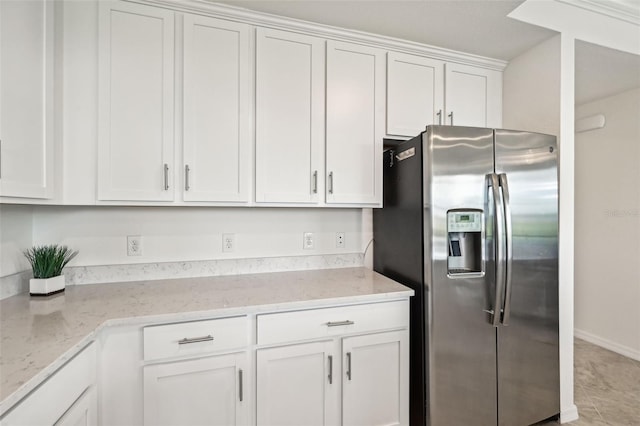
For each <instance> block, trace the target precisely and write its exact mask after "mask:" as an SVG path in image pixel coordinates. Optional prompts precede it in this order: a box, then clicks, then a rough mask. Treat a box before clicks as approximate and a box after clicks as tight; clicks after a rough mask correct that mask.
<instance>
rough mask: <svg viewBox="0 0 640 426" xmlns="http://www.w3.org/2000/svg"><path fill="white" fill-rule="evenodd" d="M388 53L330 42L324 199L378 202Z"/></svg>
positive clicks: (351, 202)
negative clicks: (386, 57)
mask: <svg viewBox="0 0 640 426" xmlns="http://www.w3.org/2000/svg"><path fill="white" fill-rule="evenodd" d="M384 86H385V65H384V52H383V51H382V50H378V49H374V48H370V47H365V46H360V45H356V44H349V43H339V42H333V41H328V42H327V119H326V122H327V123H326V126H327V127H326V133H327V139H326V156H327V159H326V164H327V170H326V176H327V185H326V186H327V188H326V201H327V203H329V204H366V205H374V206H377V205H380V204H381V202H382V137H383V133H384V89H385V87H384Z"/></svg>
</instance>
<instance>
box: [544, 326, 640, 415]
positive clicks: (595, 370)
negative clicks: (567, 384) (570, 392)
mask: <svg viewBox="0 0 640 426" xmlns="http://www.w3.org/2000/svg"><path fill="white" fill-rule="evenodd" d="M574 365H575V371H574V379H575V391H574V400H575V403H576V405H577V406H578V414H579V415H580V418H579V419H578V420H576V421H574V422H571V423H567V424H568V425H570V426H600V425H609V426H640V362H638V361H635V360H633V359H631V358H626V357H624V356H622V355H618V354H617V353H614V352H611V351H608V350H606V349H603V348H601V347H599V346H595V345H592V344H590V343H588V342H585V341H584V340H580V339H575V345H574ZM553 423H555V422H553ZM549 424H551V423H549Z"/></svg>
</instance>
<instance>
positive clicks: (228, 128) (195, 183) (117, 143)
mask: <svg viewBox="0 0 640 426" xmlns="http://www.w3.org/2000/svg"><path fill="white" fill-rule="evenodd" d="M176 17H182V18H183V20H182V26H179V28H182V29H183V32H182V40H183V44H180V43H177V42H176V40H177V39H178V38H176V34H175V30H174V20H175V19H176ZM176 48H178V49H177V50H176ZM174 50H176V51H177V52H178V54H177V55H176V58H179V57H181V58H182V62H178V61H176V60H175V58H174ZM176 64H178V65H182V70H181V72H179V73H177V74H176V75H175V76H174V69H175V67H176ZM100 72H101V74H100V93H99V96H100V103H99V116H100V121H99V126H100V131H99V167H98V168H99V180H98V187H99V191H98V198H99V200H106V201H113V200H122V201H127V200H128V201H174V200H175V199H176V197H177V196H178V195H179V194H182V196H183V199H184V200H185V201H208V202H246V201H248V200H249V189H248V188H249V186H248V185H249V173H250V170H249V166H250V161H249V160H250V147H249V143H250V123H249V117H250V106H249V102H250V97H249V26H248V25H245V24H239V23H233V22H228V21H223V20H218V19H214V18H209V17H204V16H198V15H189V14H184V15H176V14H174V12H173V11H170V10H164V9H160V8H155V7H150V6H144V5H139V4H132V3H127V2H104V3H102V4H101V10H100ZM174 77H176V78H174ZM180 83H182V90H181V91H177V93H176V95H180V94H181V95H182V98H181V99H182V101H183V102H180V101H179V99H180V97H179V96H175V97H174V84H180ZM174 112H175V113H176V114H175V116H181V117H182V118H183V121H182V122H179V121H177V122H178V124H181V126H182V127H181V128H182V130H183V133H182V137H177V138H176V137H174V120H175V116H174ZM180 140H182V143H183V145H182V148H183V160H184V161H180V160H179V159H177V158H175V157H174V151H175V148H176V146H179V141H180ZM180 183H182V185H181V184H180ZM176 188H180V189H178V190H176Z"/></svg>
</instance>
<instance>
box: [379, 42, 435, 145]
mask: <svg viewBox="0 0 640 426" xmlns="http://www.w3.org/2000/svg"><path fill="white" fill-rule="evenodd" d="M443 108H444V62H442V61H438V60H435V59H430V58H424V57H421V56H415V55H406V54H402V53H396V52H389V53H388V54H387V134H388V135H393V136H416V135H418V134H420V133H421V132H423V131H424V129H425V127H426V126H428V125H430V124H442V123H443V121H442V119H443V116H442V114H443V113H444V111H443Z"/></svg>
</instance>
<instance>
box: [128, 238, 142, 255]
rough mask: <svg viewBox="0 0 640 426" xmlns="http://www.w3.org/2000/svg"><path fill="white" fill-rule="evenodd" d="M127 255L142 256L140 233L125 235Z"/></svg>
mask: <svg viewBox="0 0 640 426" xmlns="http://www.w3.org/2000/svg"><path fill="white" fill-rule="evenodd" d="M127 256H142V236H141V235H127Z"/></svg>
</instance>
